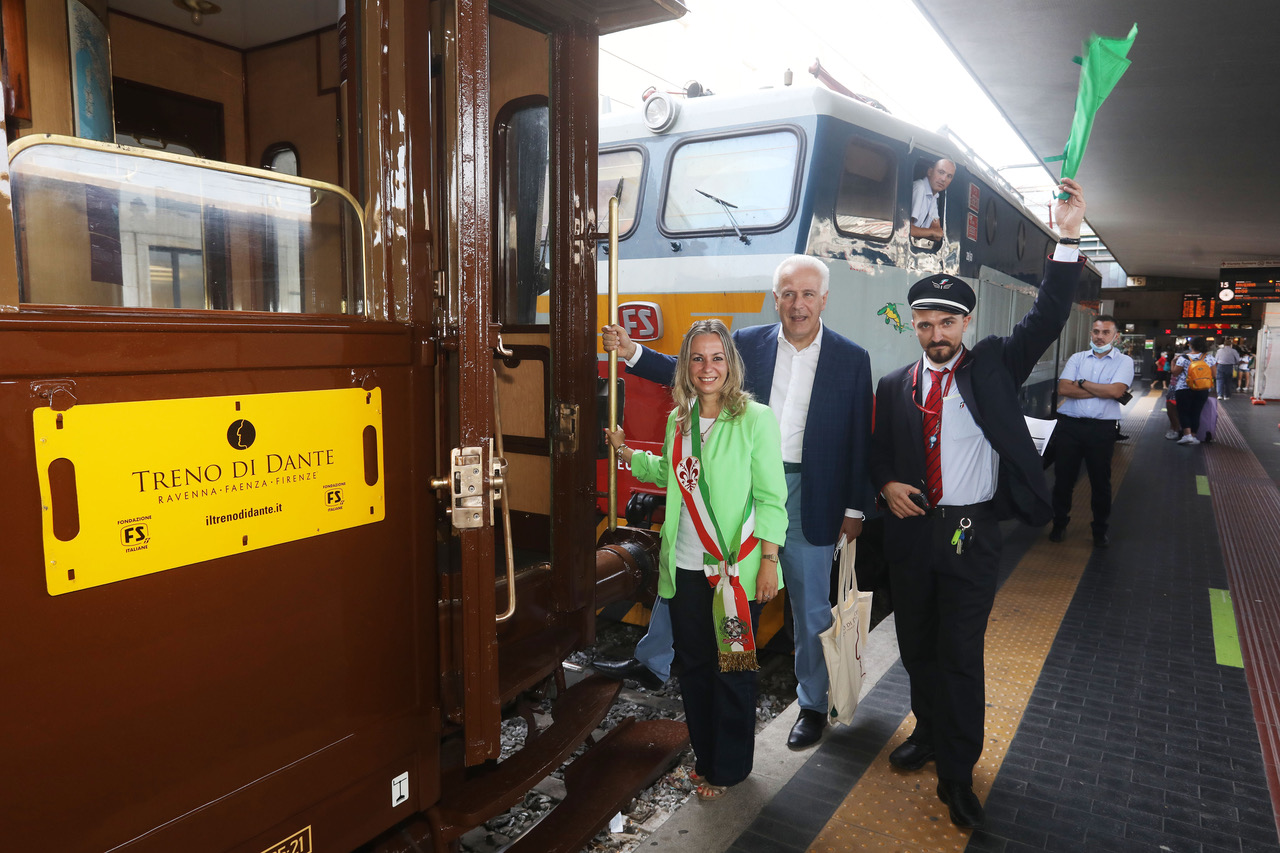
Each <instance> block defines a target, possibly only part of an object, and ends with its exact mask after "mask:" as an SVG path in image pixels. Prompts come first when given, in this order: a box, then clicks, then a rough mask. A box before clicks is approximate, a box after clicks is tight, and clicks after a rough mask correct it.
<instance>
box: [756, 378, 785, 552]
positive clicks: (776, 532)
mask: <svg viewBox="0 0 1280 853" xmlns="http://www.w3.org/2000/svg"><path fill="white" fill-rule="evenodd" d="M752 405H753V406H760V408H761V409H763V410H764V411H763V413H761V414H759V415H758V416H757V417H756V419H755V423H754V424H753V429H752V436H751V488H752V491H753V494H754V496H755V510H756V538H758V539H763V540H765V541H766V542H773V543H774V544H775V545H780V546H781V545H785V544H786V543H787V477H786V474H784V473H783V470H782V433H781V432H780V431H779V430H778V421H777V419H776V418H775V417H774V416H773V410H772V409H770V408H768V407H767V406H761V405H760V404H759V403H754V404H752Z"/></svg>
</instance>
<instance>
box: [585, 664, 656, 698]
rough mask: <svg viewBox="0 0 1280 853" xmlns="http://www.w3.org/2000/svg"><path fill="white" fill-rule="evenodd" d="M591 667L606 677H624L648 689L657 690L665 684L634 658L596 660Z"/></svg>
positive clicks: (621, 678)
mask: <svg viewBox="0 0 1280 853" xmlns="http://www.w3.org/2000/svg"><path fill="white" fill-rule="evenodd" d="M591 668H592V669H594V670H595V671H596V672H598V673H600V674H601V675H603V676H605V677H606V678H614V679H617V680H619V681H621V680H623V679H624V678H625V679H627V680H629V681H634V682H636V683H637V684H639V685H640V686H641V687H645V688H648V689H649V690H657V689H659V688H660V687H662V685H664V684H666V682H665V681H663V680H662V679H661V678H659V677H658V676H657V675H655V674H654V672H653V670H651V669H649V667H647V666H645V665H644V664H642V663H641V662H640V661H638V660H637V659H635V658H632V659H631V660H598V661H594V662H593V663H592V664H591Z"/></svg>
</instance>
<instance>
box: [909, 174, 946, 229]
mask: <svg viewBox="0 0 1280 853" xmlns="http://www.w3.org/2000/svg"><path fill="white" fill-rule="evenodd" d="M939 195H940V193H936V192H934V191H933V187H932V186H930V185H929V179H928V178H918V179H916V180H915V181H914V182H912V184H911V221H912V222H913V223H914V224H916V225H918V226H919V227H921V228H928V227H929V226H930V225H932V224H933V220H935V219H938V218H939V216H938V196H939Z"/></svg>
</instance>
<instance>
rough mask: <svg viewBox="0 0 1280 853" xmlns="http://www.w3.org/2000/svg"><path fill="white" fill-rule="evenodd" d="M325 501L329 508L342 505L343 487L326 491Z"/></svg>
mask: <svg viewBox="0 0 1280 853" xmlns="http://www.w3.org/2000/svg"><path fill="white" fill-rule="evenodd" d="M324 503H325V506H327V507H328V508H329V509H337V508H338V507H340V506H342V489H329V490H328V491H327V492H325V493H324Z"/></svg>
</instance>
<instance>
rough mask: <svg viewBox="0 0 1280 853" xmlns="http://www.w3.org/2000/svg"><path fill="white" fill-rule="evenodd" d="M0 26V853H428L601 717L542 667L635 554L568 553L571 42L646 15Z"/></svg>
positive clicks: (574, 248) (578, 629) (145, 4)
mask: <svg viewBox="0 0 1280 853" xmlns="http://www.w3.org/2000/svg"><path fill="white" fill-rule="evenodd" d="M0 8H2V11H3V44H4V84H5V85H4V88H5V96H6V97H5V101H4V103H5V112H6V116H5V129H6V138H5V142H6V143H7V149H6V150H7V154H6V159H5V169H6V173H7V175H6V177H7V180H6V181H5V182H3V183H0V195H2V196H3V201H4V204H3V205H0V437H2V440H0V454H3V455H2V456H0V470H2V471H3V472H4V474H5V477H4V483H5V488H4V489H3V490H0V535H2V536H3V539H4V543H5V545H4V549H3V553H4V558H3V561H0V602H2V604H0V606H2V607H3V610H4V616H3V619H0V658H2V660H3V666H2V667H0V671H3V673H4V676H5V678H4V681H5V684H6V689H5V691H4V693H3V698H0V724H2V730H3V738H4V747H3V751H2V754H3V756H4V773H3V774H0V780H2V781H0V848H2V849H4V850H12V851H21V853H35V851H58V853H80V852H81V851H113V853H115V851H128V852H129V853H135V852H136V853H142V851H166V853H169V852H170V851H178V850H182V851H237V853H268V852H269V853H286V851H287V853H310V851H313V850H315V851H349V850H352V849H353V848H356V847H360V846H361V845H366V848H365V849H369V850H374V849H377V850H397V849H404V850H409V849H413V850H447V849H451V848H453V847H455V846H456V839H457V838H458V837H459V835H461V834H462V833H463V832H464V831H466V830H467V829H469V828H471V827H473V826H476V825H478V824H479V823H481V822H483V821H484V820H486V819H488V818H489V817H491V816H493V815H495V814H497V813H499V812H501V811H502V810H504V809H506V808H507V807H509V806H510V805H511V804H513V803H515V802H516V801H518V800H519V799H520V798H521V796H522V795H523V793H524V792H525V791H526V790H528V789H529V788H530V787H531V786H532V785H533V784H534V783H535V782H537V781H538V780H539V779H541V778H542V777H543V776H545V775H546V774H547V773H548V772H550V771H551V770H552V769H554V768H555V767H557V766H558V765H559V764H560V763H561V762H562V761H564V760H565V758H566V757H568V756H569V754H570V753H572V752H573V750H574V749H575V748H576V747H577V746H579V745H580V744H581V743H582V742H583V741H584V740H586V739H587V738H588V735H589V734H590V732H591V731H592V730H593V729H594V728H595V726H596V725H597V723H598V722H599V720H600V719H601V718H602V717H603V715H604V713H605V712H606V710H607V708H608V706H609V704H610V703H611V702H612V699H613V697H614V695H616V691H617V686H616V685H614V684H610V683H606V682H603V681H601V680H598V679H592V678H588V679H585V680H583V681H580V682H578V683H576V684H574V685H572V686H570V685H568V684H567V683H566V679H565V673H564V670H563V668H562V661H563V660H564V658H565V656H566V655H568V654H569V653H570V652H571V651H573V650H575V649H579V648H582V647H583V646H585V645H587V644H590V643H591V642H592V641H593V638H594V620H595V613H596V611H597V608H598V607H599V606H601V605H602V604H604V603H607V601H608V600H610V599H613V598H618V597H621V596H622V595H624V594H625V593H626V592H628V591H629V588H630V587H631V586H633V585H634V584H635V582H636V580H637V575H638V574H639V573H640V572H641V570H642V569H643V567H644V565H645V561H646V560H651V559H652V553H651V551H650V550H647V548H648V547H649V545H650V543H648V542H646V541H644V540H643V539H641V538H639V534H635V535H633V536H629V537H622V538H621V540H620V542H621V544H620V545H617V544H615V545H613V546H610V547H608V548H603V549H600V550H599V551H598V550H597V548H596V545H595V525H596V515H595V511H594V503H595V498H596V494H595V457H596V449H597V442H596V433H597V427H596V424H597V419H596V418H597V406H596V390H597V389H596V370H595V357H594V353H595V343H594V334H595V328H596V326H597V321H596V317H595V316H594V311H595V304H596V301H595V299H596V297H595V294H596V282H595V243H596V239H597V225H596V222H597V212H596V211H595V210H594V209H593V207H592V205H593V203H594V200H595V164H596V153H595V149H596V122H595V116H596V111H597V102H596V57H597V38H598V36H599V35H600V34H602V33H607V32H611V31H615V30H619V29H624V28H627V27H631V26H638V25H641V24H645V23H651V22H656V21H661V20H667V19H672V18H675V17H678V16H679V15H680V14H682V13H683V11H684V8H683V6H682V5H681V4H680V3H679V2H677V0H510V2H507V3H504V4H502V5H501V6H498V5H497V4H493V5H492V6H490V4H488V3H485V2H472V1H471V0H433V2H427V0H364V2H359V3H358V2H355V0H345V2H343V3H338V2H328V3H315V2H310V0H220V3H219V4H217V5H213V4H207V3H203V2H201V0H191V2H186V3H177V4H175V3H171V2H169V0H25V2H23V0H3V3H2V4H0ZM317 10H319V11H317ZM10 235H14V236H13V238H12V239H11V238H10ZM541 293H548V294H549V301H550V312H549V316H546V315H543V316H538V315H536V314H533V313H531V310H530V306H531V305H533V304H534V303H535V302H536V298H537V296H538V295H539V294H541ZM499 417H500V418H501V423H502V426H501V428H500V429H499V427H498V426H497V421H498V418H499ZM498 498H501V499H500V500H499V499H498ZM543 695H546V696H552V697H555V699H556V701H555V704H554V706H553V711H552V717H553V719H554V722H553V724H551V725H550V726H549V727H547V728H545V729H543V730H542V731H541V732H540V733H539V734H538V735H537V737H532V736H531V737H530V738H528V739H527V741H526V745H525V747H524V748H523V749H521V750H520V751H518V752H516V753H515V754H513V755H512V756H510V757H507V758H505V759H504V760H502V761H498V758H499V748H500V738H499V726H500V722H501V720H502V718H503V716H504V715H509V714H512V713H526V714H528V707H529V704H530V700H531V698H535V699H536V698H538V697H541V696H543ZM528 717H529V719H532V714H528ZM682 744H683V732H682V731H681V730H680V727H672V726H670V725H664V724H635V725H631V726H626V725H623V726H619V727H618V728H617V729H615V730H614V732H612V733H611V734H610V735H609V736H608V737H607V738H606V739H605V740H603V741H601V742H600V743H599V744H596V745H594V746H592V747H591V748H590V749H588V751H587V753H586V756H585V757H584V758H582V759H579V760H577V761H575V762H574V764H573V765H571V769H570V771H569V774H568V777H567V783H568V790H569V799H568V800H567V801H566V802H565V806H566V808H564V809H560V810H557V812H554V813H553V815H552V816H551V817H549V818H547V819H546V820H545V821H544V822H543V823H542V824H540V825H539V826H538V827H537V828H536V829H535V830H534V831H533V832H532V833H530V834H529V836H526V838H525V839H524V840H522V841H521V842H520V844H521V845H524V846H523V847H521V848H520V849H526V848H527V849H563V850H572V849H576V846H580V845H581V843H582V842H583V841H584V840H585V839H586V838H589V837H590V835H591V834H592V833H593V832H594V831H595V830H596V829H598V828H599V827H600V826H602V825H603V823H605V822H606V821H607V819H608V817H609V816H610V815H611V814H612V813H613V811H615V810H616V808H617V805H618V804H619V803H620V802H622V801H624V800H625V799H626V798H628V797H630V796H633V795H634V793H635V792H636V791H637V790H638V789H639V788H640V787H642V786H643V785H644V784H646V783H647V781H648V780H650V779H652V778H653V777H654V776H655V775H656V774H657V773H658V772H659V771H660V769H661V768H662V766H663V765H664V764H665V763H666V762H668V761H669V760H670V759H671V758H672V757H673V756H674V754H675V752H676V751H677V750H678V749H679V748H680V747H681V746H682ZM593 756H594V759H593Z"/></svg>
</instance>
